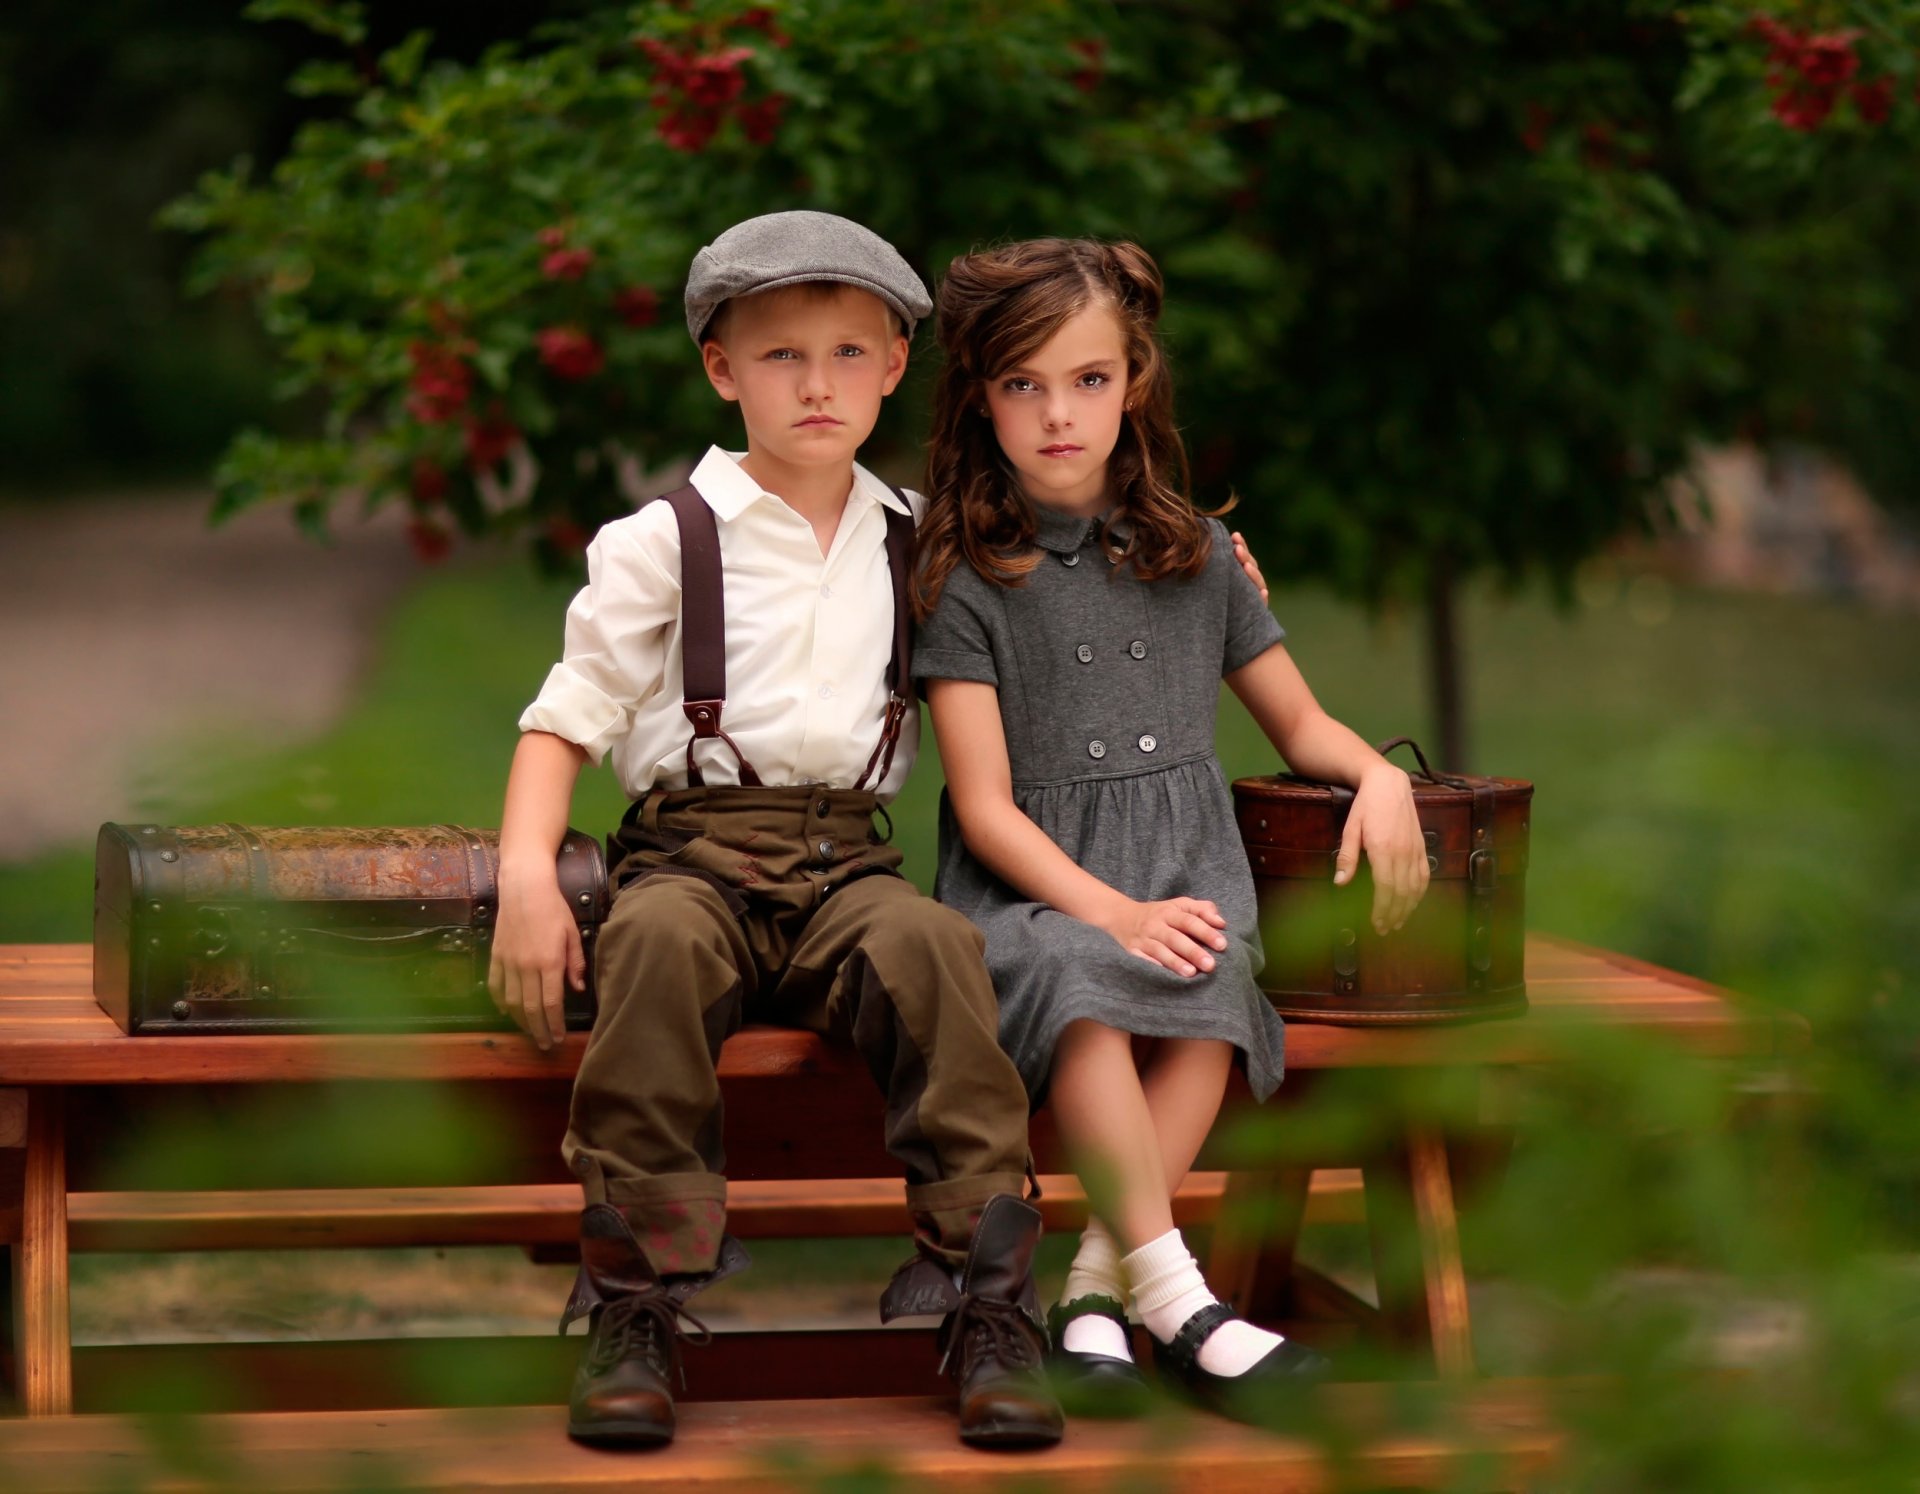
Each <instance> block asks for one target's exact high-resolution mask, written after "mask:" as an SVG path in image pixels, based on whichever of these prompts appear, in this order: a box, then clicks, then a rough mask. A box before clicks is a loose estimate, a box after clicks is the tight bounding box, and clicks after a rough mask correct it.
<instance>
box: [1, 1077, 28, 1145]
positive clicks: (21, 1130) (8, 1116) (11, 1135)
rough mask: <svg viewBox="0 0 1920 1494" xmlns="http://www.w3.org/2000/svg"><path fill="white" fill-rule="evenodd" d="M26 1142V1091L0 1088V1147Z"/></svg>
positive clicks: (24, 1143)
mask: <svg viewBox="0 0 1920 1494" xmlns="http://www.w3.org/2000/svg"><path fill="white" fill-rule="evenodd" d="M26 1144H27V1092H26V1091H25V1090H24V1089H0V1147H22V1146H25V1145H26Z"/></svg>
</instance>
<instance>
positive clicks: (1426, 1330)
mask: <svg viewBox="0 0 1920 1494" xmlns="http://www.w3.org/2000/svg"><path fill="white" fill-rule="evenodd" d="M1366 1179H1367V1228H1368V1231H1369V1233H1370V1234H1371V1237H1372V1241H1373V1261H1374V1276H1375V1281H1376V1284H1377V1287H1378V1290H1379V1294H1380V1307H1381V1311H1382V1312H1383V1313H1384V1314H1385V1315H1386V1317H1387V1319H1388V1321H1389V1322H1390V1323H1393V1324H1395V1325H1396V1326H1397V1327H1398V1329H1399V1332H1400V1336H1401V1337H1402V1338H1403V1339H1404V1340H1407V1341H1423V1342H1425V1343H1426V1344H1427V1345H1429V1346H1430V1347H1431V1349H1432V1352H1433V1363H1434V1369H1435V1370H1436V1371H1437V1372H1438V1374H1439V1375H1440V1377H1441V1378H1442V1379H1447V1380H1459V1379H1466V1378H1469V1377H1470V1376H1472V1374H1473V1373H1474V1359H1473V1332H1472V1323H1471V1320H1470V1317H1469V1312H1468V1303H1467V1278H1466V1273H1465V1270H1464V1269H1463V1267H1462V1264H1461V1258H1460V1221H1459V1216H1458V1214H1457V1213H1456V1212H1455V1209H1454V1199H1453V1173H1452V1170H1451V1168H1450V1167H1449V1165H1448V1162H1447V1147H1446V1142H1445V1140H1444V1138H1442V1137H1441V1135H1440V1134H1439V1133H1438V1132H1436V1131H1433V1130H1431V1129H1428V1128H1426V1127H1423V1126H1417V1125H1416V1126H1409V1127H1408V1129H1407V1131H1406V1133H1405V1135H1404V1137H1403V1140H1402V1143H1401V1145H1400V1146H1399V1147H1398V1148H1396V1150H1395V1151H1394V1153H1393V1155H1392V1156H1390V1157H1387V1158H1383V1159H1381V1160H1380V1161H1378V1162H1376V1163H1374V1164H1373V1165H1370V1166H1369V1167H1368V1168H1367V1169H1366ZM1409 1223H1411V1224H1412V1226H1413V1229H1412V1235H1413V1241H1412V1243H1414V1244H1416V1245H1417V1247H1418V1248H1417V1258H1416V1257H1410V1253H1409V1252H1408V1250H1407V1245H1408V1243H1409V1242H1408V1240H1407V1225H1408V1224H1409Z"/></svg>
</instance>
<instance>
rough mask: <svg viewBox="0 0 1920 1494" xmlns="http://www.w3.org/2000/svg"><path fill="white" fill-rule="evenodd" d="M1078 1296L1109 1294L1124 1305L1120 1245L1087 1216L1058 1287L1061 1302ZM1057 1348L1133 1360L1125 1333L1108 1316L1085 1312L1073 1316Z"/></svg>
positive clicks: (1125, 1289) (1063, 1331) (1130, 1345)
mask: <svg viewBox="0 0 1920 1494" xmlns="http://www.w3.org/2000/svg"><path fill="white" fill-rule="evenodd" d="M1081 1297H1111V1298H1113V1300H1114V1301H1115V1302H1118V1303H1119V1304H1121V1306H1122V1307H1124V1306H1125V1305H1126V1301H1127V1287H1126V1282H1125V1280H1124V1279H1123V1278H1122V1276H1121V1274H1120V1247H1119V1246H1118V1245H1116V1244H1114V1243H1113V1236H1112V1235H1110V1234H1108V1233H1107V1228H1106V1226H1105V1225H1103V1224H1102V1223H1101V1222H1100V1221H1099V1220H1098V1219H1089V1220H1088V1221H1087V1228H1086V1230H1085V1232H1084V1233H1083V1234H1082V1235H1081V1236H1080V1248H1079V1249H1078V1250H1077V1251H1075V1252H1074V1256H1073V1264H1072V1265H1071V1266H1069V1267H1068V1268H1067V1283H1066V1285H1065V1286H1063V1287H1062V1288H1061V1289H1060V1301H1061V1302H1062V1303H1063V1304H1065V1303H1068V1302H1072V1301H1075V1300H1076V1299H1078V1298H1081ZM1060 1347H1061V1348H1063V1349H1071V1350H1072V1351H1073V1352H1074V1353H1076V1354H1104V1355H1105V1356H1106V1357H1107V1358H1109V1359H1125V1360H1127V1361H1128V1362H1129V1363H1131V1362H1132V1360H1133V1345H1132V1344H1130V1343H1129V1342H1128V1341H1127V1332H1126V1330H1125V1329H1124V1328H1122V1327H1121V1326H1120V1325H1119V1324H1118V1323H1116V1322H1114V1321H1113V1319H1111V1318H1103V1317H1097V1316H1095V1315H1094V1314H1092V1313H1088V1314H1086V1315H1084V1316H1082V1317H1078V1318H1075V1319H1074V1320H1073V1321H1072V1322H1071V1323H1069V1324H1067V1326H1066V1328H1065V1329H1063V1330H1062V1332H1061V1334H1060Z"/></svg>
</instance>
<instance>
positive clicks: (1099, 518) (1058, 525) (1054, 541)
mask: <svg viewBox="0 0 1920 1494" xmlns="http://www.w3.org/2000/svg"><path fill="white" fill-rule="evenodd" d="M1029 506H1030V507H1031V508H1032V510H1033V542H1034V543H1035V544H1036V545H1038V546H1039V547H1040V548H1041V549H1043V550H1051V551H1052V552H1053V553H1054V554H1055V555H1071V554H1073V552H1074V551H1076V550H1078V549H1081V548H1082V547H1083V546H1086V545H1089V544H1092V543H1095V542H1096V541H1097V540H1098V539H1099V538H1100V530H1101V526H1102V524H1103V523H1108V522H1109V521H1111V522H1110V526H1109V528H1108V530H1107V533H1108V534H1109V535H1110V536H1111V537H1112V538H1113V539H1114V540H1115V541H1116V542H1117V543H1119V544H1120V545H1122V546H1124V545H1125V544H1126V542H1127V541H1128V540H1129V539H1130V538H1131V537H1132V535H1133V526H1132V525H1131V524H1129V523H1128V522H1127V521H1126V520H1125V519H1116V518H1114V517H1113V514H1114V511H1113V510H1112V509H1108V510H1107V511H1106V512H1105V513H1103V514H1093V515H1090V516H1084V517H1076V516H1074V515H1073V514H1063V513H1061V512H1060V510H1059V509H1057V508H1048V507H1046V505H1044V504H1040V503H1035V504H1031V505H1029Z"/></svg>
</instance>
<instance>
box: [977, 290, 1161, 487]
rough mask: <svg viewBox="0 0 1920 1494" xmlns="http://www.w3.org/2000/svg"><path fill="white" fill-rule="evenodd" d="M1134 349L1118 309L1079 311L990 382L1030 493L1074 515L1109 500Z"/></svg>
mask: <svg viewBox="0 0 1920 1494" xmlns="http://www.w3.org/2000/svg"><path fill="white" fill-rule="evenodd" d="M1126 397H1127V348H1126V342H1125V339H1124V338H1123V337H1122V336H1121V333H1120V323H1119V321H1118V319H1117V318H1116V317H1115V316H1114V314H1113V312H1112V310H1111V309H1110V308H1108V307H1106V306H1102V305H1098V304H1095V305H1092V306H1088V307H1086V308H1085V309H1084V310H1081V311H1079V312H1076V313H1075V314H1074V315H1073V316H1071V317H1069V318H1068V319H1067V320H1066V321H1065V322H1063V323H1062V324H1061V326H1060V329H1059V330H1058V331H1057V332H1055V333H1054V334H1053V336H1052V337H1049V338H1048V339H1047V340H1046V342H1045V343H1043V344H1042V345H1041V346H1040V348H1039V349H1038V350H1037V351H1035V352H1034V353H1033V354H1032V355H1031V356H1030V357H1029V358H1027V359H1026V360H1025V361H1024V362H1023V363H1021V364H1020V366H1019V367H1017V368H1010V369H1007V370H1006V371H1004V372H1003V373H1001V374H1000V376H999V377H998V378H992V379H988V380H987V381H986V403H987V414H988V416H989V417H990V418H991V419H992V421H993V434H994V436H995V437H996V438H997V439H998V440H999V442H1000V450H1001V451H1002V452H1004V453H1005V454H1006V458H1007V460H1008V461H1009V462H1010V463H1012V465H1013V470H1014V471H1015V472H1016V473H1017V474H1018V475H1019V479H1020V486H1021V488H1022V489H1023V490H1024V491H1025V492H1026V495H1027V497H1028V498H1030V499H1031V500H1032V501H1033V502H1035V503H1043V504H1045V505H1046V506H1047V507H1049V508H1057V509H1062V510H1065V511H1067V512H1069V513H1078V514H1086V513H1097V512H1098V511H1099V510H1100V509H1101V508H1103V507H1104V506H1105V505H1106V502H1107V459H1108V458H1109V457H1111V456H1112V455H1113V448H1114V446H1115V445H1116V444H1118V442H1119V440H1120V426H1121V423H1122V421H1124V420H1125V418H1126V411H1125V404H1126Z"/></svg>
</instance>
